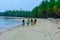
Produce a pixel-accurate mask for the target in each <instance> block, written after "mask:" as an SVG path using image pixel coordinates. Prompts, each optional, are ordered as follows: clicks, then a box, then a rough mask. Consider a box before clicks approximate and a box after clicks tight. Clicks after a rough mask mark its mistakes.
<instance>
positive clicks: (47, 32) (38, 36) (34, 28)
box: [0, 19, 60, 40]
mask: <svg viewBox="0 0 60 40" xmlns="http://www.w3.org/2000/svg"><path fill="white" fill-rule="evenodd" d="M55 22H56V21H55ZM55 22H53V20H49V19H38V21H37V24H36V25H30V26H27V25H25V26H24V27H23V26H20V27H16V28H14V29H11V30H10V31H6V32H5V33H3V34H1V35H0V40H60V29H58V27H59V25H60V23H58V24H56V23H55Z"/></svg>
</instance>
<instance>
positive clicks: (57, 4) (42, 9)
mask: <svg viewBox="0 0 60 40" xmlns="http://www.w3.org/2000/svg"><path fill="white" fill-rule="evenodd" d="M0 16H16V17H36V18H48V17H52V18H60V0H49V1H48V0H43V1H42V2H41V3H40V5H39V6H36V7H35V8H34V9H32V11H24V10H19V11H18V10H16V11H15V10H13V11H5V12H0Z"/></svg>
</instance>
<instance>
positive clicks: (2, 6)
mask: <svg viewBox="0 0 60 40" xmlns="http://www.w3.org/2000/svg"><path fill="white" fill-rule="evenodd" d="M41 1H42V0H0V12H2V11H6V10H20V9H23V10H32V9H33V8H34V7H35V6H38V5H39V4H40V2H41Z"/></svg>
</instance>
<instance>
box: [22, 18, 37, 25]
mask: <svg viewBox="0 0 60 40" xmlns="http://www.w3.org/2000/svg"><path fill="white" fill-rule="evenodd" d="M25 21H26V20H25V19H23V20H22V23H23V25H25ZM36 21H37V20H36V19H34V20H33V19H31V20H30V19H28V20H27V25H28V26H29V24H30V23H31V25H34V24H36Z"/></svg>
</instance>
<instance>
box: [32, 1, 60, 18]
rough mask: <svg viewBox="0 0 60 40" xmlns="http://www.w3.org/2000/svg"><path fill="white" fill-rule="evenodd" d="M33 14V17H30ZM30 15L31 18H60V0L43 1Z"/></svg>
mask: <svg viewBox="0 0 60 40" xmlns="http://www.w3.org/2000/svg"><path fill="white" fill-rule="evenodd" d="M32 14H33V15H32ZM31 15H32V16H33V17H39V18H40V17H42V18H47V17H53V18H59V17H60V0H49V1H48V0H44V1H42V2H41V4H40V5H39V6H36V7H35V8H34V9H33V10H32V12H31Z"/></svg>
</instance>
